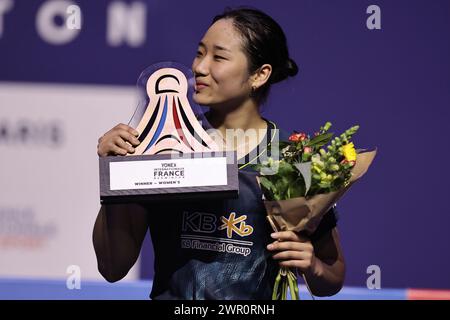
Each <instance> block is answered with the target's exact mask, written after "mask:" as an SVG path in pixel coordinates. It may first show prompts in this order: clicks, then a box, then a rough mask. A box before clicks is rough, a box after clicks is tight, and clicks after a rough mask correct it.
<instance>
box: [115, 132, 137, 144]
mask: <svg viewBox="0 0 450 320" xmlns="http://www.w3.org/2000/svg"><path fill="white" fill-rule="evenodd" d="M118 133H119V136H120V137H121V138H122V139H123V140H125V141H127V142H129V143H130V144H131V145H133V146H138V145H139V144H140V143H141V142H140V141H139V140H138V139H137V138H136V137H135V136H134V135H132V134H131V133H130V132H128V131H126V130H119V131H118Z"/></svg>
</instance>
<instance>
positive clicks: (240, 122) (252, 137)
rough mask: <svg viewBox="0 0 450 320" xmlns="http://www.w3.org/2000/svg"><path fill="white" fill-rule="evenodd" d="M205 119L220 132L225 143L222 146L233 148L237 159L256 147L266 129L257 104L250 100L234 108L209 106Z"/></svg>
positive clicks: (265, 123) (228, 148)
mask: <svg viewBox="0 0 450 320" xmlns="http://www.w3.org/2000/svg"><path fill="white" fill-rule="evenodd" d="M207 119H208V121H209V122H210V124H211V125H212V127H213V128H215V129H216V130H218V131H219V132H220V134H221V136H222V139H223V143H225V145H223V146H222V147H223V148H224V149H227V150H235V151H236V152H237V159H240V158H242V157H243V156H245V155H246V154H248V153H249V152H250V151H251V150H253V149H254V148H256V147H257V146H258V145H259V144H260V143H261V141H262V139H263V138H264V137H265V133H266V130H267V122H266V121H265V120H264V119H263V118H262V117H261V115H260V113H259V108H258V106H257V105H256V104H254V102H253V101H251V100H250V102H246V103H243V104H241V105H239V107H237V108H234V109H231V108H225V107H223V108H219V107H214V108H211V109H210V111H209V112H208V115H207ZM242 133H244V134H243V135H242Z"/></svg>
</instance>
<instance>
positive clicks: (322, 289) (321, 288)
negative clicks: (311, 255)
mask: <svg viewBox="0 0 450 320" xmlns="http://www.w3.org/2000/svg"><path fill="white" fill-rule="evenodd" d="M305 278H306V281H307V282H308V286H309V288H310V289H311V291H312V294H314V295H315V296H320V297H323V296H331V295H334V294H336V293H338V292H339V291H340V290H341V288H342V286H343V283H344V278H345V265H344V263H343V262H342V261H341V260H335V261H334V262H333V263H331V264H327V263H326V262H323V261H322V260H320V259H319V258H317V257H316V258H315V262H314V266H313V268H312V269H311V271H309V272H305Z"/></svg>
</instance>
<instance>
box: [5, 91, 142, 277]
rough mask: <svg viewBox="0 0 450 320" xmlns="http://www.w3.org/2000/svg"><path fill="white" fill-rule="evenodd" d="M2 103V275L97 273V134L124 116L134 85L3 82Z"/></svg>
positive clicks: (127, 113) (130, 104) (132, 274)
mask: <svg viewBox="0 0 450 320" xmlns="http://www.w3.org/2000/svg"><path fill="white" fill-rule="evenodd" d="M0 105H1V109H0V153H1V154H2V160H1V166H0V190H1V192H0V275H1V276H14V277H18V276H20V277H46V278H61V277H66V276H67V274H66V272H67V269H68V267H69V266H73V265H75V266H78V267H79V270H80V272H81V277H82V279H85V278H88V279H89V278H92V279H99V278H101V275H100V274H99V272H98V271H97V261H96V258H95V253H94V248H93V245H92V229H93V225H94V222H95V218H96V216H97V213H98V210H99V208H100V201H99V173H98V156H97V153H96V147H97V141H98V138H99V137H100V136H101V135H102V134H103V133H105V132H106V131H108V130H109V129H110V128H111V127H112V126H114V125H115V124H117V123H120V122H122V123H127V122H128V120H129V119H130V117H131V115H132V114H133V111H134V106H135V105H136V97H135V95H134V89H133V88H132V87H119V86H116V87H107V86H89V87H88V86H79V85H77V86H69V85H67V86H62V85H34V84H11V83H0ZM136 266H138V263H137V264H136ZM137 269H138V268H134V269H133V270H132V271H131V272H130V273H129V275H128V278H131V279H134V278H137V277H138V270H137Z"/></svg>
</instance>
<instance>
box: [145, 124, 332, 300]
mask: <svg viewBox="0 0 450 320" xmlns="http://www.w3.org/2000/svg"><path fill="white" fill-rule="evenodd" d="M277 134H278V135H279V138H280V140H287V138H288V135H287V134H286V133H285V132H284V131H282V130H279V129H278V128H277V127H276V125H275V124H274V123H273V122H271V121H268V129H267V133H266V137H267V139H263V142H262V143H261V144H260V145H259V146H258V148H257V149H256V152H251V153H250V156H246V157H245V159H242V160H244V161H240V162H241V163H240V164H239V196H238V198H236V199H226V200H206V201H205V200H202V201H199V200H196V201H176V202H172V203H161V204H159V205H155V204H153V205H149V206H148V211H149V219H150V234H151V238H152V242H153V248H154V256H155V270H154V271H155V272H154V279H153V288H152V292H151V294H150V297H151V298H152V299H166V300H167V299H188V300H197V299H202V300H203V299H214V300H229V299H258V300H265V299H271V297H272V290H273V284H274V282H275V277H276V274H277V272H278V263H277V261H275V260H274V259H272V257H271V253H269V251H268V250H267V249H266V246H267V245H268V244H269V243H270V242H272V241H273V239H271V238H270V234H271V233H272V232H273V231H272V229H271V227H270V225H269V223H268V222H267V219H266V215H267V214H266V210H265V207H264V205H263V202H262V193H261V189H260V188H259V186H258V184H257V181H256V176H257V172H256V171H254V170H252V169H251V168H250V166H249V165H248V164H251V163H256V162H257V161H259V159H262V158H264V155H265V156H267V155H268V154H270V146H271V142H273V140H274V139H276V136H277ZM336 219H337V218H336V214H335V210H334V209H331V210H330V211H329V212H328V213H327V214H326V215H325V217H324V219H323V220H322V222H321V224H320V225H319V227H318V229H317V231H316V232H315V233H314V234H313V235H312V237H311V239H312V241H314V239H317V238H319V237H320V236H321V235H322V234H324V233H326V232H328V231H329V230H331V229H332V228H334V227H335V226H336Z"/></svg>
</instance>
